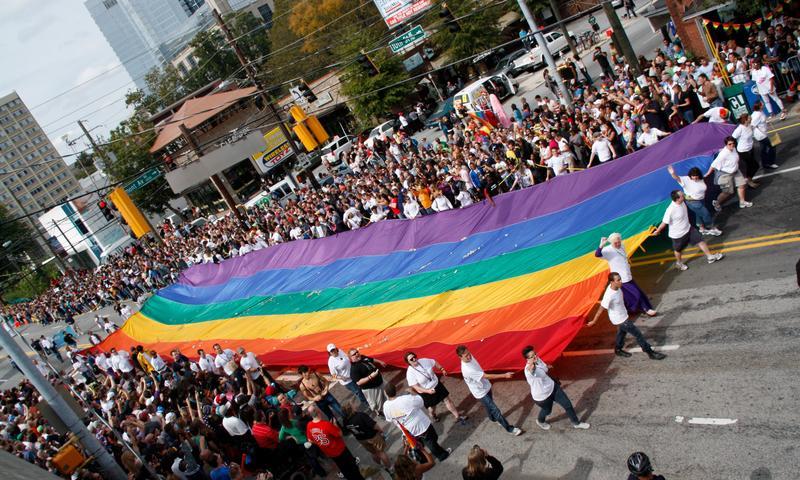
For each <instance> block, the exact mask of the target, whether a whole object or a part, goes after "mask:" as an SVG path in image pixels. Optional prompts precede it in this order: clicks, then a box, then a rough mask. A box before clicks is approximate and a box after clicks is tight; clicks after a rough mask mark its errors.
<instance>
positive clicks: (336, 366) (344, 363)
mask: <svg viewBox="0 0 800 480" xmlns="http://www.w3.org/2000/svg"><path fill="white" fill-rule="evenodd" d="M328 370H330V372H331V375H335V376H337V377H338V378H339V383H341V384H342V385H347V384H348V383H351V382H352V380H350V359H349V358H347V355H345V354H344V353H342V351H341V350H339V354H338V355H337V356H335V357H334V356H329V357H328Z"/></svg>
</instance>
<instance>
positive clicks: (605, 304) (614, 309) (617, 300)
mask: <svg viewBox="0 0 800 480" xmlns="http://www.w3.org/2000/svg"><path fill="white" fill-rule="evenodd" d="M606 311H607V312H608V319H609V320H610V321H611V324H612V325H614V326H616V327H617V338H616V340H615V342H614V353H615V354H616V355H617V356H620V357H630V356H631V354H630V353H629V352H626V351H625V350H623V347H624V346H625V336H626V335H627V334H631V335H633V337H634V338H635V339H636V341H637V342H638V343H639V346H640V347H642V351H643V352H645V353H646V354H647V356H648V357H650V358H651V359H653V360H663V359H664V358H666V355H664V354H663V353H661V352H656V351H655V350H653V348H652V347H651V346H650V344H649V343H647V340H645V339H644V335H642V332H641V331H640V330H639V329H638V328H637V327H636V325H634V323H633V321H632V320H631V318H630V317H629V316H628V310H627V309H626V308H625V301H624V299H623V297H622V277H621V276H620V274H619V273H617V272H611V273H609V274H608V287H607V288H606V291H605V293H604V294H603V299H602V300H600V306H599V307H598V309H597V313H595V315H594V318H593V319H592V320H591V321H590V322H589V323H587V324H586V326H587V327H591V326H592V325H594V324H595V323H597V320H598V319H599V318H600V315H602V313H603V312H606Z"/></svg>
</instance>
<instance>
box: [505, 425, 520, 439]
mask: <svg viewBox="0 0 800 480" xmlns="http://www.w3.org/2000/svg"><path fill="white" fill-rule="evenodd" d="M508 433H510V434H511V435H514V436H515V437H518V436H520V435H522V430H520V429H519V427H514V430H511V431H510V432H508Z"/></svg>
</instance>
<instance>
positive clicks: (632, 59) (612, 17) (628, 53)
mask: <svg viewBox="0 0 800 480" xmlns="http://www.w3.org/2000/svg"><path fill="white" fill-rule="evenodd" d="M603 11H604V12H605V13H606V17H608V24H609V25H610V26H611V29H612V30H613V31H614V38H616V39H617V43H618V45H619V46H620V48H621V49H622V54H623V55H624V56H625V61H626V62H627V63H628V65H629V66H630V68H631V71H632V72H633V73H634V75H635V76H636V77H637V78H638V77H639V76H641V75H642V69H641V68H639V60H638V59H637V58H636V52H634V51H633V47H632V46H631V42H630V40H628V34H627V33H625V29H624V28H623V27H622V22H621V21H620V19H619V16H618V15H617V11H616V10H615V9H614V6H613V5H611V2H610V1H608V0H606V1H604V2H603Z"/></svg>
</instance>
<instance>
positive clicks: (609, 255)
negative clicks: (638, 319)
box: [594, 232, 657, 317]
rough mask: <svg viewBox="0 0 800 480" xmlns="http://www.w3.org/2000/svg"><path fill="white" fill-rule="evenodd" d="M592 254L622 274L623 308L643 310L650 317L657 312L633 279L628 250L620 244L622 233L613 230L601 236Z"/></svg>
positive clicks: (612, 269)
mask: <svg viewBox="0 0 800 480" xmlns="http://www.w3.org/2000/svg"><path fill="white" fill-rule="evenodd" d="M606 243H608V245H606ZM594 256H595V257H597V258H602V259H603V260H605V261H607V262H608V268H610V269H611V271H612V272H617V273H619V274H620V275H621V276H622V295H623V297H624V298H625V308H627V309H628V312H629V313H631V314H634V315H638V314H639V313H641V312H644V313H646V314H647V315H648V316H650V317H655V316H656V314H657V312H656V311H655V309H654V308H653V304H652V303H650V299H649V298H647V294H646V293H644V291H642V289H641V288H639V285H637V284H636V282H635V281H634V280H633V273H632V272H631V264H630V262H629V261H628V252H626V251H625V246H624V245H623V244H622V235H620V234H619V233H617V232H614V233H612V234H611V235H609V236H608V238H606V237H603V238H601V239H600V246H598V247H597V250H595V251H594Z"/></svg>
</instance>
